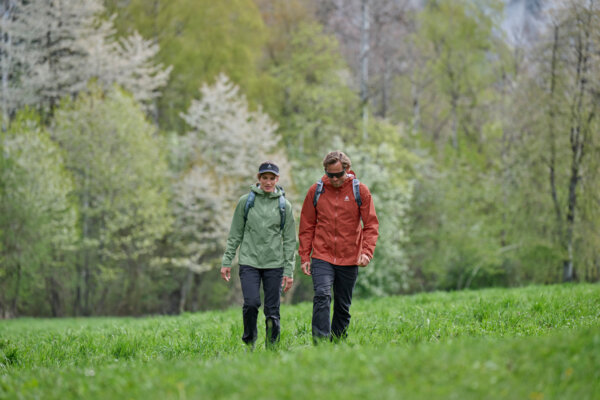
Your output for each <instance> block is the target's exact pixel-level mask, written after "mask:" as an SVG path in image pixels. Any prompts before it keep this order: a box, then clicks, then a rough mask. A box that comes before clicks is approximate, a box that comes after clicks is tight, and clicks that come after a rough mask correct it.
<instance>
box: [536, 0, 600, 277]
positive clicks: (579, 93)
mask: <svg viewBox="0 0 600 400" xmlns="http://www.w3.org/2000/svg"><path fill="white" fill-rule="evenodd" d="M564 11H566V12H564ZM558 12H560V14H557V19H556V20H555V23H554V30H553V36H552V51H551V52H550V57H551V59H550V71H549V75H548V80H549V82H548V84H547V87H548V88H549V94H550V102H549V105H548V121H549V138H548V139H549V143H550V149H549V150H550V156H549V171H550V174H549V178H550V188H551V195H552V201H553V204H554V209H555V213H556V220H557V231H558V238H559V243H560V245H561V247H562V249H563V251H564V254H565V255H564V261H563V280H564V281H572V280H574V279H575V278H576V274H575V269H574V264H573V262H574V239H575V233H576V229H577V219H576V215H577V208H578V200H580V196H581V190H580V185H581V182H582V181H585V180H586V179H589V178H590V176H589V175H587V174H586V175H584V174H585V170H586V162H585V155H586V153H587V152H588V151H590V150H591V151H592V152H593V151H594V148H593V147H592V148H591V149H590V147H591V146H592V133H593V132H594V130H595V128H597V126H596V125H597V124H596V120H597V118H596V114H597V113H598V111H599V106H598V100H599V99H600V97H599V93H600V88H599V87H598V85H597V84H596V83H595V81H594V79H593V78H592V77H593V76H596V75H597V72H598V71H597V69H596V68H595V65H594V62H593V61H594V58H595V53H594V50H593V49H594V48H595V47H596V46H597V45H598V44H599V43H600V42H599V41H598V37H599V36H598V35H599V31H598V29H597V26H598V22H599V20H600V11H599V9H598V7H597V4H596V3H595V2H594V1H576V2H573V3H571V4H570V5H569V6H568V8H567V9H566V10H564V9H562V10H558ZM567 137H568V143H567V142H565V138H567ZM567 145H568V148H569V149H570V151H568V152H563V153H562V155H561V154H560V153H558V150H557V147H558V146H565V148H566V147H567ZM560 157H568V159H569V161H568V163H565V164H562V165H564V167H566V168H568V173H566V174H565V172H566V171H563V174H564V175H563V177H564V178H566V179H565V180H563V179H561V176H560V174H561V172H560V170H559V169H560V168H561V164H560V161H559V160H558V158H560ZM561 185H562V186H563V193H564V194H566V196H565V195H564V194H563V196H565V197H562V196H561V195H560V194H559V193H558V192H559V190H560V189H559V188H560V186H561ZM592 195H593V194H592ZM561 197H562V199H561ZM563 199H564V200H563Z"/></svg>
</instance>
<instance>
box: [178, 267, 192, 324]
mask: <svg viewBox="0 0 600 400" xmlns="http://www.w3.org/2000/svg"><path fill="white" fill-rule="evenodd" d="M193 283H194V272H193V271H192V270H191V269H189V270H188V272H187V275H186V277H185V280H184V281H183V284H182V285H181V290H180V295H179V307H178V310H179V314H181V313H182V312H184V311H185V303H186V301H187V298H188V294H189V293H190V289H191V288H192V284H193Z"/></svg>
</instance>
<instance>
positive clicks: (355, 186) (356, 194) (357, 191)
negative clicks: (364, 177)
mask: <svg viewBox="0 0 600 400" xmlns="http://www.w3.org/2000/svg"><path fill="white" fill-rule="evenodd" d="M352 191H353V192H354V200H355V201H356V204H358V207H360V206H362V200H361V198H360V181H359V180H358V179H356V178H354V179H352Z"/></svg>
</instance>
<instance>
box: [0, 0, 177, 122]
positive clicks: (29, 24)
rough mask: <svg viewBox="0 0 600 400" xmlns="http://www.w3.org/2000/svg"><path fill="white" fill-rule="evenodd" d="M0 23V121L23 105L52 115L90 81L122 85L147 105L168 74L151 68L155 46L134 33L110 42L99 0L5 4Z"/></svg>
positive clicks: (111, 32)
mask: <svg viewBox="0 0 600 400" xmlns="http://www.w3.org/2000/svg"><path fill="white" fill-rule="evenodd" d="M4 9H5V13H4V18H3V20H2V21H3V23H2V28H3V29H2V31H3V40H2V45H3V46H2V51H1V52H0V55H1V56H2V57H1V58H2V64H1V65H2V74H3V86H2V93H1V95H2V103H3V110H4V114H5V116H8V115H11V114H12V113H13V112H14V110H16V109H17V108H19V107H20V106H22V105H31V106H34V107H38V108H40V109H42V110H45V111H51V110H52V109H53V108H54V107H55V106H56V105H57V104H58V102H59V100H60V99H61V98H62V97H64V96H74V95H76V94H77V93H78V92H79V91H81V90H83V89H85V87H86V83H87V82H88V80H90V79H92V78H96V79H98V81H100V82H101V83H103V84H104V86H105V88H109V87H111V85H113V84H114V83H118V84H120V85H122V87H124V88H125V89H127V90H129V91H130V92H131V93H132V94H133V95H134V97H135V98H136V99H137V100H139V101H141V102H143V103H145V104H146V105H149V104H150V103H151V102H152V101H153V100H154V99H155V98H156V97H157V96H158V89H159V88H160V87H162V86H164V85H165V84H166V81H167V78H168V76H169V72H170V69H169V68H167V69H163V67H162V66H161V65H155V64H154V61H153V58H154V57H155V55H156V53H157V52H158V46H157V45H156V44H153V43H150V42H149V41H146V40H143V39H142V38H141V37H140V36H139V34H137V32H134V33H133V34H132V35H131V36H130V37H128V38H125V39H122V40H121V41H120V42H117V41H115V38H114V34H115V30H114V28H113V20H112V19H109V20H102V19H101V16H102V14H103V13H104V6H103V5H102V3H101V1H100V0H83V1H73V0H61V1H38V2H30V1H23V0H14V1H10V2H9V3H8V4H5V6H4Z"/></svg>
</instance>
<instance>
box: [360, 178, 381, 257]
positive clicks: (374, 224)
mask: <svg viewBox="0 0 600 400" xmlns="http://www.w3.org/2000/svg"><path fill="white" fill-rule="evenodd" d="M360 198H361V199H362V205H361V207H360V215H361V218H362V221H363V243H362V250H361V255H366V256H367V257H368V258H369V261H370V260H371V259H373V253H374V252H375V245H376V244H377V237H378V236H379V220H378V219H377V214H376V213H375V205H374V204H373V197H372V196H371V192H370V191H369V188H368V187H367V186H366V185H364V184H362V183H361V184H360Z"/></svg>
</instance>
